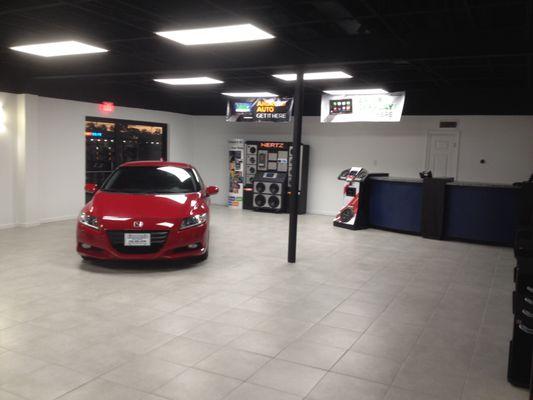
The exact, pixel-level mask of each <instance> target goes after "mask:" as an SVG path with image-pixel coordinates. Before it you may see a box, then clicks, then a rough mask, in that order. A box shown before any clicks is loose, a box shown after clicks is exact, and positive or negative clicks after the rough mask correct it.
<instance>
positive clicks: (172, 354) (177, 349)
mask: <svg viewBox="0 0 533 400" xmlns="http://www.w3.org/2000/svg"><path fill="white" fill-rule="evenodd" d="M218 348H219V346H217V345H214V344H210V343H205V342H199V341H196V340H192V339H188V338H185V337H177V338H175V339H173V340H171V341H170V342H167V343H165V344H164V345H163V346H161V347H159V348H157V349H155V350H153V351H152V352H150V355H152V356H154V357H157V358H160V359H162V360H167V361H170V362H173V363H176V364H180V365H186V366H190V367H192V366H193V365H195V364H196V363H198V362H200V361H202V360H203V359H205V358H207V357H208V356H209V355H211V354H212V353H214V352H215V351H217V350H218Z"/></svg>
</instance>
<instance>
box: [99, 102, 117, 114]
mask: <svg viewBox="0 0 533 400" xmlns="http://www.w3.org/2000/svg"><path fill="white" fill-rule="evenodd" d="M98 109H99V110H100V111H101V112H103V113H112V112H113V111H115V104H114V103H112V102H110V101H102V102H101V103H100V104H98Z"/></svg>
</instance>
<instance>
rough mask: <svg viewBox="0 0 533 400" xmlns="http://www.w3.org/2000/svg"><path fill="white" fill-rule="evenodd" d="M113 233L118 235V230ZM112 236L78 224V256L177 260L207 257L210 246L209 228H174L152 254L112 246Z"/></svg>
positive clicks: (136, 249) (112, 258)
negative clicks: (205, 255)
mask: <svg viewBox="0 0 533 400" xmlns="http://www.w3.org/2000/svg"><path fill="white" fill-rule="evenodd" d="M113 231H115V232H116V229H113ZM109 232H110V230H108V229H105V227H104V228H103V229H99V230H96V229H93V228H90V227H88V226H85V225H83V224H81V223H78V226H77V235H76V237H77V240H76V242H77V252H78V253H79V254H80V255H81V256H83V257H88V258H94V259H98V260H178V259H183V258H189V257H198V256H202V255H204V254H205V253H206V252H207V247H208V243H209V231H208V226H207V224H203V225H200V226H196V227H192V228H188V229H184V230H177V229H175V228H174V229H170V230H167V231H165V232H168V234H167V238H166V240H165V242H164V244H163V246H162V247H160V248H158V249H153V251H152V249H148V248H146V249H140V248H125V247H121V246H116V244H115V245H113V243H112V241H111V240H110V236H109ZM127 232H131V231H129V230H128V231H127ZM140 232H142V231H139V233H140ZM158 232H159V231H158ZM191 247H193V248H191ZM136 251H142V253H136Z"/></svg>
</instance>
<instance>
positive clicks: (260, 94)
mask: <svg viewBox="0 0 533 400" xmlns="http://www.w3.org/2000/svg"><path fill="white" fill-rule="evenodd" d="M222 94H223V95H224V96H229V97H277V96H278V95H277V94H275V93H270V92H224V93H222Z"/></svg>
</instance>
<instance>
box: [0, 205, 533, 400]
mask: <svg viewBox="0 0 533 400" xmlns="http://www.w3.org/2000/svg"><path fill="white" fill-rule="evenodd" d="M287 219H288V218H287V216H286V215H268V214H261V213H252V212H241V211H233V210H228V209H226V208H221V207H214V210H213V224H212V236H211V237H212V243H211V252H210V258H209V260H208V261H206V262H203V263H199V264H187V263H182V264H179V265H157V266H149V265H134V266H131V265H129V266H128V265H126V266H125V265H114V264H104V265H95V264H89V263H84V262H81V260H80V258H79V257H78V256H77V255H76V254H75V252H74V223H73V222H72V221H70V222H61V223H51V224H46V225H42V226H39V227H35V228H28V229H11V230H4V231H0V400H17V399H18V400H20V399H29V400H33V399H36V400H52V399H56V398H60V399H64V400H95V399H98V400H121V399H125V400H157V399H159V400H162V399H170V400H173V399H174V400H219V399H228V400H297V399H303V398H305V399H312V400H347V399H357V400H381V399H386V400H498V399H501V400H513V399H526V398H527V397H528V394H527V392H526V391H524V390H520V389H516V388H514V387H512V386H511V385H509V384H508V383H507V382H506V380H505V374H506V364H507V346H508V340H509V334H510V331H511V327H512V316H511V307H510V304H511V292H512V268H513V257H512V252H511V251H510V250H509V249H504V248H497V247H487V246H478V245H471V244H464V243H454V242H441V241H432V240H425V239H421V238H419V237H415V236H408V235H401V234H395V233H390V232H383V231H378V230H365V231H357V232H354V231H349V230H344V229H338V228H334V227H332V226H331V222H330V218H328V217H321V216H311V215H307V216H303V217H301V218H300V230H299V258H298V263H297V264H295V265H289V264H287V263H286V262H285V259H286V252H287V249H286V239H287Z"/></svg>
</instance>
